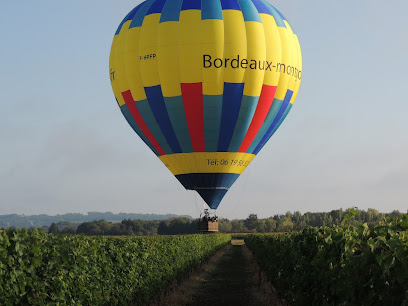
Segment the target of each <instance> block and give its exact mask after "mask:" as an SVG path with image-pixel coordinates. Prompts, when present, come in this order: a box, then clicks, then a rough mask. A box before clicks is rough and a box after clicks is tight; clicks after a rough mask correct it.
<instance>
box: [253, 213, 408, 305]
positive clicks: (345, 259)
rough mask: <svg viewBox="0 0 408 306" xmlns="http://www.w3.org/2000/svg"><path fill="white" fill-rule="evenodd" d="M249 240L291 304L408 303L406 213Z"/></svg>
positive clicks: (407, 226)
mask: <svg viewBox="0 0 408 306" xmlns="http://www.w3.org/2000/svg"><path fill="white" fill-rule="evenodd" d="M245 243H246V244H247V246H248V248H249V249H250V250H251V251H252V253H253V254H254V256H255V257H256V260H257V262H258V264H259V265H260V267H261V269H262V270H263V271H264V272H265V273H266V275H267V277H268V279H269V280H270V281H271V283H272V284H273V286H274V287H275V288H276V289H277V290H278V292H279V293H280V294H281V296H282V297H283V298H285V299H286V300H287V301H288V302H289V303H290V304H292V305H407V304H408V216H403V217H402V218H397V219H391V218H387V220H386V221H385V222H382V223H381V224H379V225H377V226H374V227H368V226H367V224H364V225H359V226H351V225H349V226H345V227H334V228H328V227H326V228H324V227H322V228H306V229H304V230H303V231H302V232H300V233H299V232H297V233H290V234H280V235H279V234H270V235H268V234H264V235H262V234H253V235H248V236H246V237H245Z"/></svg>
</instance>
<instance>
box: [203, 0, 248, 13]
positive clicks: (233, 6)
mask: <svg viewBox="0 0 408 306" xmlns="http://www.w3.org/2000/svg"><path fill="white" fill-rule="evenodd" d="M204 1H205V0H204ZM221 6H222V9H223V10H238V11H240V10H241V7H240V6H239V4H238V1H237V0H221Z"/></svg>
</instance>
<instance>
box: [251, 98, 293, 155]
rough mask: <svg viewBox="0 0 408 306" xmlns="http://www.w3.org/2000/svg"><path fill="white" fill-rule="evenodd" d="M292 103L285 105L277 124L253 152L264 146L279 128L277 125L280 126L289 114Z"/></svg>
mask: <svg viewBox="0 0 408 306" xmlns="http://www.w3.org/2000/svg"><path fill="white" fill-rule="evenodd" d="M292 106H293V104H291V103H289V104H288V106H287V107H286V110H285V113H284V114H283V116H282V118H281V119H280V120H279V123H278V125H277V126H276V127H275V128H274V129H273V131H272V133H271V135H269V137H268V139H267V140H266V141H265V143H264V144H263V145H262V146H261V147H260V148H259V149H258V151H257V152H256V153H255V154H258V153H259V151H261V150H262V148H263V147H264V146H265V144H266V143H267V142H268V141H269V139H271V137H272V136H273V134H275V132H276V131H277V130H278V129H279V127H280V126H281V124H282V122H283V121H284V120H285V119H286V116H287V115H288V114H289V112H290V110H291V109H292Z"/></svg>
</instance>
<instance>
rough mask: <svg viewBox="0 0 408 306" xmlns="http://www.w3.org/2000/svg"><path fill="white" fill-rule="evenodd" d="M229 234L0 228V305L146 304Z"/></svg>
mask: <svg viewBox="0 0 408 306" xmlns="http://www.w3.org/2000/svg"><path fill="white" fill-rule="evenodd" d="M230 239H231V237H230V236H229V235H190V236H155V237H132V238H129V237H126V238H124V237H123V238H119V237H84V236H66V235H48V234H45V233H44V232H42V231H39V230H35V231H33V232H32V233H28V232H27V231H26V230H24V229H22V230H1V229H0V305H16V304H18V305H23V304H24V305H26V304H32V305H49V304H58V305H118V304H120V305H129V304H136V305H139V304H147V303H150V302H152V301H153V300H154V298H155V297H156V296H157V295H158V294H160V292H161V291H162V290H163V289H165V288H167V287H168V286H169V284H171V283H172V282H173V281H174V280H175V279H177V278H180V277H181V276H182V274H183V273H185V272H186V271H188V270H191V269H193V268H194V267H196V266H197V265H198V264H200V263H201V262H202V261H203V260H204V259H205V258H207V257H209V256H211V255H212V254H213V253H214V252H215V251H216V250H217V249H219V248H220V247H222V246H223V245H225V244H226V243H227V242H228V241H229V240H230Z"/></svg>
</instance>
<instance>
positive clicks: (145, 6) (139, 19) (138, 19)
mask: <svg viewBox="0 0 408 306" xmlns="http://www.w3.org/2000/svg"><path fill="white" fill-rule="evenodd" d="M153 2H154V0H147V1H146V2H143V3H142V5H141V7H140V9H139V10H138V11H137V12H136V14H135V16H134V17H133V19H132V22H131V23H130V26H129V29H131V28H136V27H141V26H142V24H143V20H144V18H145V17H146V13H147V11H148V10H149V9H150V7H151V5H152V4H153Z"/></svg>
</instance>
